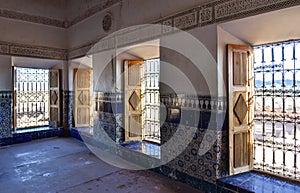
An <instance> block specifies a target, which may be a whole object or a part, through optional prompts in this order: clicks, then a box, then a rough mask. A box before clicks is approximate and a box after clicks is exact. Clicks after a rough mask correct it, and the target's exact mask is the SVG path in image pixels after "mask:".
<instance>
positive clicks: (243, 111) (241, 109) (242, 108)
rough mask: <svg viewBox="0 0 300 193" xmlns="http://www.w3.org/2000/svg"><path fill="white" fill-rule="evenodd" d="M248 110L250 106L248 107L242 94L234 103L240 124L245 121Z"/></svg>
mask: <svg viewBox="0 0 300 193" xmlns="http://www.w3.org/2000/svg"><path fill="white" fill-rule="evenodd" d="M247 111H248V107H247V104H246V101H245V99H244V97H243V95H242V94H240V95H239V97H238V99H237V101H236V103H235V105H234V108H233V112H234V114H235V116H236V117H237V119H238V121H239V123H240V124H242V123H243V121H244V119H245V117H246V115H247Z"/></svg>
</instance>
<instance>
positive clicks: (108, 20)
mask: <svg viewBox="0 0 300 193" xmlns="http://www.w3.org/2000/svg"><path fill="white" fill-rule="evenodd" d="M112 23H113V18H112V15H111V14H110V13H107V14H106V15H105V16H104V18H103V20H102V28H103V30H104V31H105V32H108V31H110V29H111V26H112Z"/></svg>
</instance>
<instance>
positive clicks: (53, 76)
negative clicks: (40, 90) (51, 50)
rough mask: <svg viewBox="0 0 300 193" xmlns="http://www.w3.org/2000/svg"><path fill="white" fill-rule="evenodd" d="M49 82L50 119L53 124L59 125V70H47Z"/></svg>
mask: <svg viewBox="0 0 300 193" xmlns="http://www.w3.org/2000/svg"><path fill="white" fill-rule="evenodd" d="M49 82H50V121H51V122H54V123H55V126H60V124H61V121H60V93H59V90H60V88H59V84H60V81H59V70H58V69H51V70H49Z"/></svg>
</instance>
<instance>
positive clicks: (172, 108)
mask: <svg viewBox="0 0 300 193" xmlns="http://www.w3.org/2000/svg"><path fill="white" fill-rule="evenodd" d="M94 96H95V104H94V108H95V109H94V135H95V136H96V135H97V129H99V127H101V128H102V129H103V130H104V131H105V132H106V133H107V135H108V136H109V137H110V138H111V139H113V140H114V141H116V143H120V144H122V143H123V142H124V128H123V105H122V94H121V93H117V94H115V93H105V92H96V93H94ZM161 103H162V104H163V105H161V125H162V126H161V137H162V150H161V159H165V158H166V157H164V156H165V155H164V151H168V149H164V148H163V144H164V143H166V142H167V141H168V140H169V139H170V138H172V137H173V135H174V133H175V132H176V131H177V130H178V133H179V135H177V136H176V137H177V138H176V139H175V140H176V141H178V142H179V143H178V144H180V140H183V139H186V135H187V134H188V133H189V132H188V131H189V130H195V133H194V134H193V137H192V138H191V141H190V142H189V143H188V145H187V147H186V148H185V149H183V151H182V153H181V154H180V155H178V156H177V157H176V158H174V159H172V161H171V162H169V163H167V164H165V165H163V166H161V167H159V168H155V169H154V170H155V171H157V172H160V173H162V174H164V175H167V176H170V177H172V178H174V179H176V180H179V181H182V182H184V183H187V184H190V185H191V186H193V187H196V188H199V189H203V190H205V191H206V192H215V191H216V189H217V186H216V180H217V178H219V177H224V176H227V175H228V171H229V168H228V167H229V166H228V160H229V159H228V128H227V127H226V125H227V124H224V125H223V123H224V121H226V100H225V98H213V97H205V96H190V95H180V96H175V95H161ZM164 112H166V113H164ZM174 112H175V113H174ZM209 121H210V122H209ZM207 146H210V147H209V148H207ZM173 148H182V147H173ZM206 148H207V149H208V151H206V152H204V153H203V154H201V155H199V153H198V151H199V150H201V149H202V150H204V149H206Z"/></svg>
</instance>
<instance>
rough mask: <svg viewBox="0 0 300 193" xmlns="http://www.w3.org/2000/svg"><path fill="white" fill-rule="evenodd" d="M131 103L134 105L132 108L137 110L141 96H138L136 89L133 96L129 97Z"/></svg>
mask: <svg viewBox="0 0 300 193" xmlns="http://www.w3.org/2000/svg"><path fill="white" fill-rule="evenodd" d="M128 102H129V104H130V106H131V107H132V109H133V110H134V111H135V110H136V109H138V105H139V103H140V97H139V96H138V94H137V93H136V91H134V92H133V93H132V94H131V96H130V97H129V101H128Z"/></svg>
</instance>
